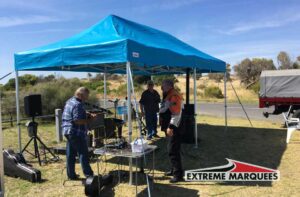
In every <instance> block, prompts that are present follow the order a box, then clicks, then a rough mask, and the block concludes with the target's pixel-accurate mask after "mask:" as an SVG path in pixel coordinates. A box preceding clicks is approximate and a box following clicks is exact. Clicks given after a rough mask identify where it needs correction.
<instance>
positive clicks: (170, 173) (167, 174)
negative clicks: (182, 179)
mask: <svg viewBox="0 0 300 197" xmlns="http://www.w3.org/2000/svg"><path fill="white" fill-rule="evenodd" d="M165 176H173V170H170V171H168V172H165Z"/></svg>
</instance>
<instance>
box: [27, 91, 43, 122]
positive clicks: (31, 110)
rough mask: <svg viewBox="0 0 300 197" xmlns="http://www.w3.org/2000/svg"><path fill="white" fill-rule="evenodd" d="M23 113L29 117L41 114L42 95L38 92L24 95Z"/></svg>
mask: <svg viewBox="0 0 300 197" xmlns="http://www.w3.org/2000/svg"><path fill="white" fill-rule="evenodd" d="M24 107H25V114H26V115H27V116H30V117H34V116H41V115H42V97H41V95H40V94H33V95H29V96H25V97H24Z"/></svg>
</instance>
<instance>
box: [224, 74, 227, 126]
mask: <svg viewBox="0 0 300 197" xmlns="http://www.w3.org/2000/svg"><path fill="white" fill-rule="evenodd" d="M226 82H227V74H226V72H225V73H224V110H225V131H227V90H226Z"/></svg>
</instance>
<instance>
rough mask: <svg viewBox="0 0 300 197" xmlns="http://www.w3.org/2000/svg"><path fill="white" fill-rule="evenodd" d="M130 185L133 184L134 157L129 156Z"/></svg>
mask: <svg viewBox="0 0 300 197" xmlns="http://www.w3.org/2000/svg"><path fill="white" fill-rule="evenodd" d="M129 185H132V158H129Z"/></svg>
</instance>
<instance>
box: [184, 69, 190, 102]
mask: <svg viewBox="0 0 300 197" xmlns="http://www.w3.org/2000/svg"><path fill="white" fill-rule="evenodd" d="M185 88H186V93H185V99H186V104H187V105H189V104H190V68H187V69H186V84H185Z"/></svg>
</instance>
